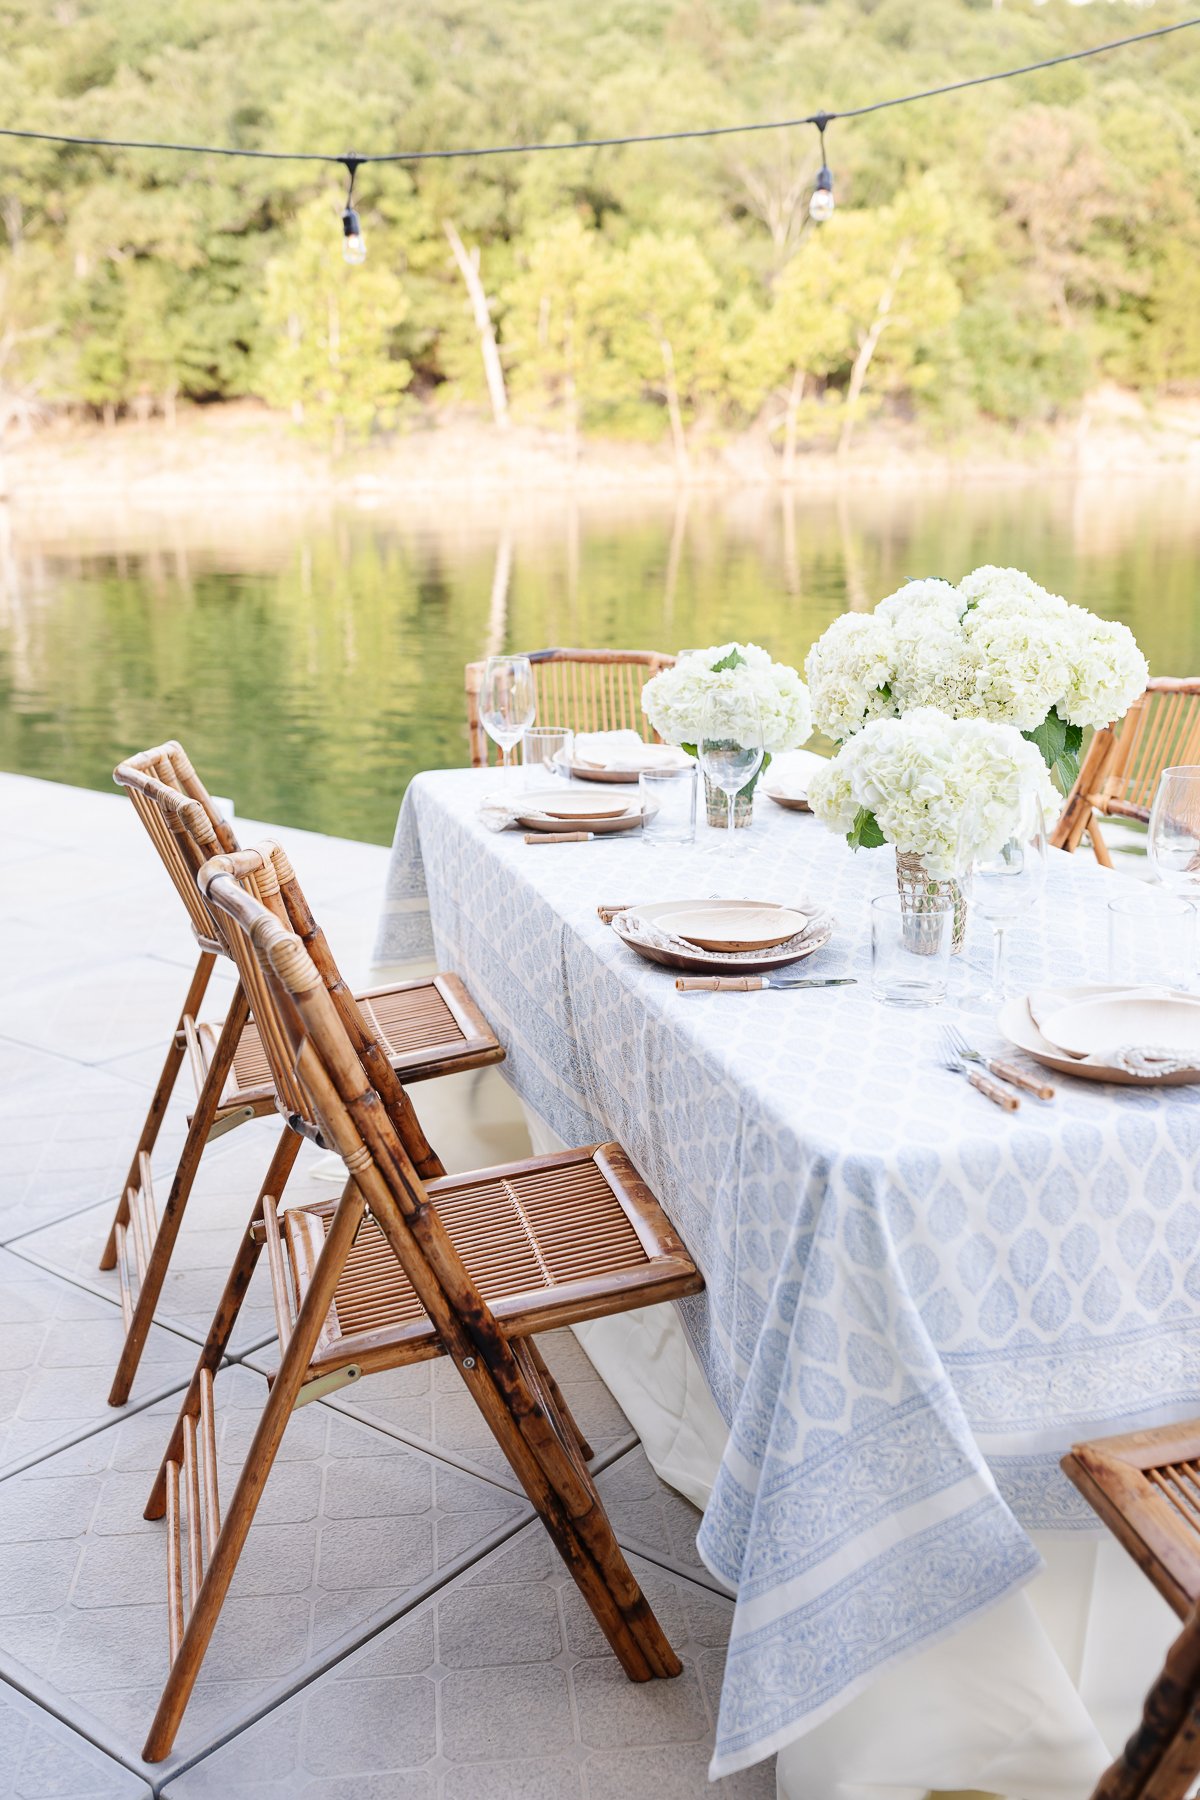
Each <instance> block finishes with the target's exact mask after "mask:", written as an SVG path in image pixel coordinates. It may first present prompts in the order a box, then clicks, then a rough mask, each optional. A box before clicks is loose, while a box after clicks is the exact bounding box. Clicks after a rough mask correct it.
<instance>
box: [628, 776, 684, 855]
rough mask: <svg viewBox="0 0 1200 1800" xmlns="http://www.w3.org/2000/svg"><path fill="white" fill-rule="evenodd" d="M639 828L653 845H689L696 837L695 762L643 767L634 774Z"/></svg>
mask: <svg viewBox="0 0 1200 1800" xmlns="http://www.w3.org/2000/svg"><path fill="white" fill-rule="evenodd" d="M638 799H639V800H640V801H641V805H642V830H643V832H644V833H645V834H646V836H647V837H649V838H650V839H652V841H653V842H654V843H656V844H691V843H694V842H695V838H696V765H695V763H693V762H689V764H688V766H687V768H686V769H643V770H642V772H641V774H640V775H639V776H638Z"/></svg>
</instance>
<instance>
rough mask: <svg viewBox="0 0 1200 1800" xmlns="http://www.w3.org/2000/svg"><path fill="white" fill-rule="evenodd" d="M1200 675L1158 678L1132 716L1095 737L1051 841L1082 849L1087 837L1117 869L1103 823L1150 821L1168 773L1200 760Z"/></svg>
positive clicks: (1104, 860) (1099, 855)
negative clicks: (1157, 791) (1106, 820)
mask: <svg viewBox="0 0 1200 1800" xmlns="http://www.w3.org/2000/svg"><path fill="white" fill-rule="evenodd" d="M1197 700H1200V676H1187V677H1184V678H1182V679H1175V678H1173V677H1170V676H1156V677H1155V678H1154V679H1153V680H1152V681H1150V682H1149V684H1148V685H1147V687H1146V691H1145V693H1144V694H1142V695H1141V697H1140V699H1137V700H1135V701H1134V703H1133V705H1132V706H1131V707H1130V708H1129V711H1128V712H1127V713H1126V714H1125V717H1124V718H1123V719H1121V720H1119V721H1118V722H1117V723H1116V724H1115V725H1102V726H1100V727H1099V728H1098V729H1097V730H1096V732H1095V733H1094V734H1093V737H1092V741H1091V743H1090V744H1089V745H1088V748H1087V754H1086V755H1085V756H1084V759H1083V764H1082V766H1081V768H1080V770H1079V776H1078V779H1077V780H1076V782H1075V785H1074V786H1073V787H1072V789H1071V792H1070V793H1069V794H1068V795H1067V800H1066V804H1065V806H1064V807H1063V810H1062V813H1061V815H1060V817H1059V820H1058V823H1057V825H1056V826H1055V827H1054V830H1053V831H1052V832H1051V834H1050V842H1051V843H1052V844H1053V845H1054V846H1055V847H1056V848H1057V849H1059V850H1069V851H1075V850H1078V848H1079V846H1080V844H1081V843H1082V842H1083V838H1084V834H1085V833H1086V834H1087V835H1088V837H1090V839H1091V844H1092V849H1093V851H1094V852H1095V855H1096V860H1097V862H1100V863H1102V864H1103V865H1104V867H1105V868H1106V869H1111V868H1112V857H1111V856H1110V854H1109V850H1108V846H1107V844H1106V843H1105V842H1104V838H1103V836H1102V835H1101V831H1100V826H1099V823H1098V821H1099V819H1101V818H1110V819H1136V820H1140V822H1141V823H1142V824H1143V825H1145V824H1148V823H1149V820H1150V809H1151V807H1152V805H1153V804H1154V790H1155V788H1156V787H1157V786H1158V778H1159V776H1160V775H1161V774H1162V772H1163V770H1164V769H1166V768H1170V767H1173V766H1178V765H1180V764H1183V763H1195V762H1200V706H1198V705H1196V704H1194V703H1195V702H1196V701H1197Z"/></svg>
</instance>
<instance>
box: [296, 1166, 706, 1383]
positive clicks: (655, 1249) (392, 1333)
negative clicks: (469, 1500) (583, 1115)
mask: <svg viewBox="0 0 1200 1800" xmlns="http://www.w3.org/2000/svg"><path fill="white" fill-rule="evenodd" d="M627 1171H628V1164H627V1163H626V1162H625V1159H624V1157H623V1156H622V1154H621V1151H620V1149H619V1147H618V1146H617V1145H616V1144H603V1145H597V1146H596V1148H595V1149H594V1150H592V1151H589V1152H580V1153H578V1154H576V1155H574V1156H572V1157H571V1158H570V1159H569V1160H567V1159H558V1160H556V1161H555V1163H554V1165H553V1166H552V1167H550V1168H546V1167H544V1166H541V1165H538V1164H535V1165H534V1166H532V1167H531V1168H529V1169H528V1170H527V1171H525V1172H522V1171H521V1169H520V1168H519V1167H516V1168H514V1169H513V1170H511V1171H509V1172H501V1173H499V1174H492V1173H490V1172H489V1173H488V1174H486V1175H484V1176H482V1177H474V1176H470V1175H468V1176H457V1177H453V1178H447V1179H445V1180H442V1181H433V1182H430V1183H429V1184H428V1186H427V1189H426V1191H427V1193H428V1195H429V1198H430V1200H431V1201H432V1203H433V1205H434V1207H435V1208H436V1209H437V1212H438V1215H439V1217H440V1218H441V1220H442V1222H443V1224H444V1225H445V1227H446V1230H447V1231H448V1232H449V1234H450V1240H451V1242H452V1243H453V1245H454V1248H455V1250H456V1251H457V1252H458V1254H459V1256H461V1258H462V1260H463V1263H464V1265H465V1267H466V1269H467V1272H468V1274H469V1275H470V1276H471V1277H472V1279H473V1280H474V1282H475V1283H476V1285H477V1286H478V1288H479V1291H480V1293H481V1294H482V1295H483V1298H484V1299H485V1300H486V1302H487V1303H488V1305H489V1306H490V1308H491V1310H492V1312H493V1313H494V1314H495V1316H496V1318H497V1320H498V1321H499V1322H500V1323H501V1324H502V1325H503V1327H504V1329H505V1330H506V1331H507V1332H508V1333H509V1334H510V1335H512V1336H525V1335H528V1334H530V1333H532V1332H535V1331H545V1330H548V1329H550V1327H551V1325H554V1326H558V1325H567V1324H571V1323H577V1322H578V1321H579V1320H581V1319H586V1318H590V1317H592V1316H593V1314H594V1311H595V1308H596V1305H597V1303H598V1302H602V1303H603V1309H604V1311H605V1312H611V1311H613V1310H616V1309H615V1307H614V1305H613V1301H614V1298H615V1297H616V1296H618V1295H619V1296H620V1297H621V1299H622V1301H623V1304H624V1305H627V1306H630V1307H633V1306H645V1305H648V1304H650V1303H652V1302H653V1301H656V1300H659V1299H674V1298H678V1297H680V1295H681V1294H682V1293H684V1292H689V1293H694V1292H696V1291H697V1290H698V1288H699V1286H700V1281H699V1277H698V1276H697V1274H696V1270H695V1266H694V1264H693V1263H692V1262H691V1260H690V1258H687V1257H680V1256H679V1254H678V1253H677V1250H676V1249H675V1248H674V1245H675V1240H674V1238H673V1234H672V1233H671V1232H670V1228H669V1227H668V1226H667V1225H666V1220H665V1218H661V1215H659V1213H658V1208H657V1206H656V1205H655V1204H654V1202H653V1201H652V1200H650V1199H649V1197H648V1196H647V1195H646V1194H645V1192H644V1190H641V1191H640V1192H639V1190H640V1189H641V1184H640V1183H639V1182H637V1179H636V1177H632V1179H630V1176H631V1172H628V1173H627ZM623 1176H624V1177H625V1179H623V1178H622V1177H623ZM336 1211H337V1204H336V1202H334V1201H328V1202H322V1203H319V1204H317V1205H314V1206H304V1207H292V1208H290V1209H289V1210H288V1211H287V1212H286V1213H285V1214H284V1215H283V1217H282V1220H281V1224H282V1226H283V1228H284V1234H285V1237H286V1239H287V1242H288V1246H289V1251H290V1257H291V1263H292V1270H293V1271H294V1279H295V1282H296V1288H297V1290H298V1292H299V1294H300V1297H301V1298H302V1297H303V1294H304V1292H305V1291H306V1289H307V1286H308V1282H309V1280H310V1279H311V1275H312V1270H313V1268H314V1266H315V1261H316V1255H317V1254H319V1251H320V1248H321V1245H322V1244H323V1242H324V1233H325V1230H326V1227H327V1226H328V1223H329V1221H330V1220H331V1219H332V1218H333V1217H334V1214H335V1213H336ZM631 1212H634V1213H635V1216H638V1217H639V1218H640V1221H641V1234H639V1230H638V1227H637V1225H635V1223H634V1220H633V1218H631V1216H630V1214H631ZM660 1219H661V1225H660V1222H659V1221H660ZM268 1245H269V1239H268ZM283 1279H284V1278H283V1276H282V1275H281V1276H280V1280H281V1281H282V1280H283ZM327 1323H328V1331H327V1333H326V1336H325V1338H324V1339H323V1341H322V1345H321V1348H320V1351H319V1353H318V1354H317V1355H316V1356H315V1357H314V1358H313V1365H312V1366H313V1369H314V1371H324V1370H325V1369H326V1368H327V1367H329V1366H331V1365H336V1364H338V1363H344V1362H356V1363H358V1364H359V1365H360V1366H361V1367H362V1368H363V1369H364V1370H366V1369H371V1370H374V1369H378V1368H383V1367H388V1366H391V1365H392V1364H394V1363H396V1362H399V1361H404V1362H408V1361H412V1360H415V1359H416V1358H418V1357H420V1356H422V1355H437V1354H439V1349H438V1344H437V1333H436V1331H435V1330H434V1327H433V1325H432V1323H431V1322H430V1320H429V1318H428V1316H427V1314H426V1312H425V1308H424V1307H423V1305H422V1304H421V1301H420V1299H419V1298H418V1296H417V1294H416V1293H415V1291H414V1289H413V1287H412V1284H411V1282H410V1281H409V1280H408V1278H407V1276H406V1275H405V1273H404V1271H403V1269H402V1268H401V1267H400V1265H399V1263H398V1262H397V1261H396V1257H395V1254H394V1253H393V1251H392V1249H391V1246H390V1245H389V1243H388V1241H387V1239H386V1238H385V1237H384V1235H383V1233H382V1231H381V1230H380V1229H379V1227H378V1225H377V1224H376V1223H375V1221H374V1220H373V1219H372V1218H370V1217H367V1218H365V1219H364V1220H363V1223H362V1225H361V1226H360V1228H359V1232H358V1235H357V1237H356V1238H355V1241H354V1247H353V1249H352V1250H351V1252H350V1254H349V1257H348V1258H347V1261H346V1267H345V1269H344V1270H343V1271H342V1274H341V1277H340V1279H339V1281H338V1285H337V1288H336V1290H335V1293H334V1300H333V1307H332V1308H331V1311H330V1316H329V1320H328V1322H327ZM367 1338H370V1339H371V1340H372V1342H371V1343H370V1344H364V1343H363V1342H362V1340H363V1339H367Z"/></svg>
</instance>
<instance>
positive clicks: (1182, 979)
mask: <svg viewBox="0 0 1200 1800" xmlns="http://www.w3.org/2000/svg"><path fill="white" fill-rule="evenodd" d="M1195 974H1196V908H1195V906H1194V905H1193V904H1192V902H1191V901H1190V900H1189V899H1187V898H1186V896H1185V895H1183V894H1169V893H1165V892H1164V891H1163V889H1162V888H1153V887H1149V886H1147V885H1146V884H1144V883H1140V882H1139V884H1138V885H1137V887H1135V888H1133V889H1131V891H1130V892H1129V893H1127V894H1118V895H1117V896H1116V897H1115V898H1114V899H1112V900H1110V901H1109V903H1108V979H1109V980H1110V981H1111V982H1113V983H1118V984H1119V983H1124V982H1129V983H1130V984H1136V985H1137V986H1138V987H1141V986H1142V985H1143V984H1144V983H1147V982H1148V983H1150V984H1152V985H1153V986H1154V987H1167V988H1190V987H1191V986H1192V985H1193V983H1194V980H1195Z"/></svg>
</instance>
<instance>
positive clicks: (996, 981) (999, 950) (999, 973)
mask: <svg viewBox="0 0 1200 1800" xmlns="http://www.w3.org/2000/svg"><path fill="white" fill-rule="evenodd" d="M992 996H993V998H994V1000H995V1002H996V1004H997V1005H1000V1004H1001V1002H1002V1001H1003V999H1004V927H1003V925H993V926H992Z"/></svg>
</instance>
